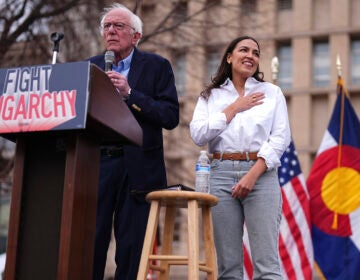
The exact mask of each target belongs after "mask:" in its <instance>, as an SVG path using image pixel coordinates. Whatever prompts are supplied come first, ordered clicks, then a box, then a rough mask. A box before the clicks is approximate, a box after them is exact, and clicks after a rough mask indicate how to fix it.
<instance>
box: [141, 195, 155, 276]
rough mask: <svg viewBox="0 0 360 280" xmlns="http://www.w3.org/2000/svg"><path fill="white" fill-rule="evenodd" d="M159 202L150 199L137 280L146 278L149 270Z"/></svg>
mask: <svg viewBox="0 0 360 280" xmlns="http://www.w3.org/2000/svg"><path fill="white" fill-rule="evenodd" d="M159 212H160V204H159V201H155V200H153V201H151V207H150V212H149V218H148V223H147V226H146V234H145V239H144V245H143V249H142V253H141V259H140V264H139V270H138V275H137V280H146V278H147V274H148V272H149V256H150V255H151V254H152V250H153V248H154V241H155V237H156V230H157V226H158V223H159Z"/></svg>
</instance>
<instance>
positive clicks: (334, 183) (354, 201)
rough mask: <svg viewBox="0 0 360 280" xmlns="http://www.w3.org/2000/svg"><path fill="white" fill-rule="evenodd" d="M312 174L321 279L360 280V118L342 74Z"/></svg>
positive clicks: (309, 183)
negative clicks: (347, 91)
mask: <svg viewBox="0 0 360 280" xmlns="http://www.w3.org/2000/svg"><path fill="white" fill-rule="evenodd" d="M337 89H338V95H337V99H336V103H335V107H334V111H333V113H332V116H331V119H330V123H329V125H328V128H327V130H326V131H325V134H324V136H323V139H322V142H321V144H320V148H319V150H318V152H317V155H316V158H315V161H314V164H313V166H312V168H311V170H310V175H309V177H308V179H307V181H306V183H307V187H308V190H309V194H310V212H311V230H312V239H313V246H314V256H315V261H316V268H317V269H318V271H319V274H320V275H321V278H322V279H329V280H330V279H331V280H355V279H357V280H358V279H360V207H359V206H360V122H359V119H358V117H357V115H356V113H355V111H354V109H353V107H352V106H351V103H350V100H349V98H348V95H347V93H346V90H345V88H344V83H343V80H342V78H341V77H339V79H338V86H337Z"/></svg>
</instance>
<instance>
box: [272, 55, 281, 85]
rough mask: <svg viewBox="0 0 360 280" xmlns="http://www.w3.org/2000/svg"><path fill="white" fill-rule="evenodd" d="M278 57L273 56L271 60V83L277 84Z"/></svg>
mask: <svg viewBox="0 0 360 280" xmlns="http://www.w3.org/2000/svg"><path fill="white" fill-rule="evenodd" d="M279 65H280V64H279V59H278V58H277V56H274V57H273V58H272V60H271V77H272V82H273V84H275V85H276V84H277V79H278V73H279Z"/></svg>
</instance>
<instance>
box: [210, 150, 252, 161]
mask: <svg viewBox="0 0 360 280" xmlns="http://www.w3.org/2000/svg"><path fill="white" fill-rule="evenodd" d="M257 153H258V152H243V153H223V154H221V153H219V152H215V153H214V154H213V159H220V160H247V161H249V160H257V159H258V157H257Z"/></svg>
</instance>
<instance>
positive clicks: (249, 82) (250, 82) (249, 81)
mask: <svg viewBox="0 0 360 280" xmlns="http://www.w3.org/2000/svg"><path fill="white" fill-rule="evenodd" d="M258 82H259V81H258V80H256V79H255V78H254V77H249V78H247V79H246V82H245V87H246V86H248V85H254V84H256V83H258ZM220 87H223V88H229V87H232V88H233V87H234V83H233V82H232V80H230V78H227V79H226V80H225V82H224V83H223V84H222V85H221V86H220Z"/></svg>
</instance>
